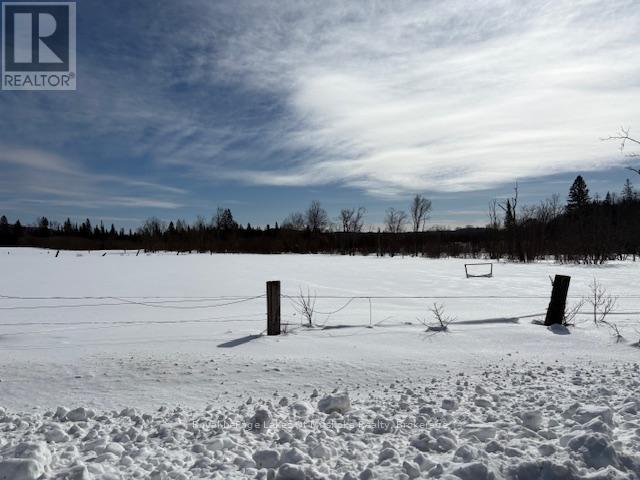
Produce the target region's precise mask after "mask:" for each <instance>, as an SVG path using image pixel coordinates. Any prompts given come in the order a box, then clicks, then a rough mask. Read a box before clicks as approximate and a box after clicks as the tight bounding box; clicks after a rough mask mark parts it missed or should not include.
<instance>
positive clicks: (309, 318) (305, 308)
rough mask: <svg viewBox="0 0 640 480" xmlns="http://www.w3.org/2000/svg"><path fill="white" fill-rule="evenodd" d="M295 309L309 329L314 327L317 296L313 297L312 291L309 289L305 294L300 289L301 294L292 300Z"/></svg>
mask: <svg viewBox="0 0 640 480" xmlns="http://www.w3.org/2000/svg"><path fill="white" fill-rule="evenodd" d="M291 301H292V303H293V308H294V309H295V311H296V312H297V313H298V314H299V315H300V316H301V317H302V318H303V320H304V322H305V323H304V324H305V325H306V326H307V327H313V319H314V316H315V308H316V295H315V293H314V294H313V295H312V294H311V291H310V290H309V289H307V293H306V294H305V293H304V292H303V291H302V288H300V293H299V294H298V296H297V297H295V298H292V299H291Z"/></svg>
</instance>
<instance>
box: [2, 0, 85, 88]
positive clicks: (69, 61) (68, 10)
mask: <svg viewBox="0 0 640 480" xmlns="http://www.w3.org/2000/svg"><path fill="white" fill-rule="evenodd" d="M2 89H3V90H75V89H76V4H75V2H55V3H54V2H51V3H30V2H5V3H3V4H2Z"/></svg>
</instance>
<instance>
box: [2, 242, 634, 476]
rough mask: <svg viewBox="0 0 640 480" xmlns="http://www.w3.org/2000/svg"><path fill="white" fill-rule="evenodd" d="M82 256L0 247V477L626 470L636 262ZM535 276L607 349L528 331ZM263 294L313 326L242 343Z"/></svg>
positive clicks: (537, 302) (630, 450)
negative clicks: (274, 288)
mask: <svg viewBox="0 0 640 480" xmlns="http://www.w3.org/2000/svg"><path fill="white" fill-rule="evenodd" d="M103 253H104V252H91V253H88V252H61V253H60V255H59V256H58V257H57V258H56V257H55V252H54V251H46V250H34V249H0V270H1V271H2V275H0V296H1V297H0V380H1V382H0V407H2V408H3V410H0V432H2V434H1V435H0V458H2V459H3V461H2V462H1V463H0V479H4V478H7V479H18V478H38V477H39V476H41V475H43V474H44V475H45V477H44V478H55V477H56V476H57V477H59V478H149V477H150V478H177V479H180V478H192V477H193V478H245V477H248V478H256V477H257V478H262V477H263V478H271V476H273V475H276V474H277V477H276V478H305V477H306V478H336V479H342V478H347V479H348V478H414V477H418V476H422V477H426V478H428V477H440V478H454V479H455V478H462V479H463V480H464V479H482V478H494V477H495V478H514V479H537V478H544V479H556V478H557V479H561V478H603V479H604V478H638V475H640V467H639V466H638V465H639V464H638V462H640V460H638V459H636V458H635V457H634V455H636V453H635V452H637V451H638V449H639V448H640V418H639V417H638V409H639V408H640V394H638V393H637V392H638V385H639V383H638V380H639V372H638V363H637V362H638V361H639V360H640V350H638V349H637V348H635V347H633V346H632V343H635V342H636V341H637V340H638V338H639V337H640V334H639V333H637V332H636V331H635V328H636V327H635V326H636V324H637V323H638V319H639V318H640V316H639V315H638V314H637V313H636V314H634V313H633V312H639V311H640V292H638V291H637V285H638V277H639V274H640V264H636V263H631V262H626V263H612V264H609V265H606V266H599V267H587V266H573V265H555V264H553V263H549V264H535V265H519V264H507V263H501V264H499V265H495V266H494V275H495V276H494V278H491V279H487V278H477V279H467V278H465V275H464V263H465V261H463V260H426V259H414V258H399V257H397V258H375V257H333V256H311V255H308V256H296V255H276V256H256V255H195V254H194V255H181V256H176V255H171V254H154V255H145V254H143V253H141V254H140V255H139V256H135V252H133V253H131V252H128V253H127V254H126V255H125V254H122V253H121V252H109V253H108V254H107V255H105V256H103ZM554 274H567V275H571V276H572V282H571V289H570V295H571V296H572V297H574V298H572V299H571V300H570V303H571V302H573V301H576V300H577V298H575V297H580V296H581V295H585V294H587V293H588V290H589V289H588V285H589V283H590V282H591V281H592V279H593V277H594V276H596V277H597V278H598V280H599V281H600V282H601V284H602V285H604V286H605V287H606V288H607V289H608V290H609V291H610V292H611V293H612V294H614V295H618V296H620V298H619V299H618V303H617V307H616V309H617V311H616V313H617V314H618V315H615V316H614V317H612V319H613V320H614V321H616V322H617V323H618V324H619V325H620V326H621V328H622V333H623V334H624V335H625V337H626V341H624V342H621V343H616V342H615V340H614V339H613V338H612V337H611V334H610V332H609V331H607V330H606V329H604V328H595V327H594V326H593V325H592V324H591V323H589V322H588V321H587V320H588V319H587V317H579V320H581V321H579V322H578V324H577V325H576V327H574V328H571V329H570V330H569V331H568V332H564V331H560V330H553V331H552V330H548V329H546V328H544V327H542V326H539V325H534V324H532V323H531V321H532V320H534V319H536V318H540V319H541V318H543V316H544V312H545V309H546V306H547V304H548V298H549V293H550V282H549V276H550V275H554ZM267 280H281V281H282V288H283V292H284V293H285V294H287V295H292V296H295V295H296V294H297V293H298V292H299V289H300V288H302V289H303V290H304V291H305V292H306V291H307V288H309V289H310V290H311V292H312V293H315V294H317V296H318V299H317V304H316V308H317V310H318V311H319V312H323V313H322V314H319V315H318V316H317V321H318V323H319V324H321V325H324V328H315V329H305V328H298V327H297V324H299V323H300V321H301V319H300V316H299V315H298V314H296V312H295V309H294V308H293V307H292V305H291V302H290V301H289V300H287V299H286V298H285V299H283V321H287V322H289V323H291V324H295V325H291V326H290V327H289V330H290V331H289V333H288V334H287V335H284V336H280V337H266V336H261V335H260V333H261V332H262V331H263V330H264V329H265V328H266V320H265V313H264V312H265V308H266V307H265V299H264V298H263V297H262V295H263V294H264V289H265V282H266V281H267ZM254 297H257V298H254ZM323 297H344V298H323ZM351 297H375V298H372V299H371V303H370V301H369V299H367V298H355V299H351ZM380 297H442V298H380ZM461 297H477V298H461ZM478 297H481V298H478ZM434 301H437V302H439V303H441V304H443V305H444V307H445V308H446V311H447V313H448V314H450V315H452V316H454V317H456V319H457V322H455V323H454V324H453V325H451V327H450V332H448V333H440V334H435V335H434V334H427V333H426V332H425V327H424V326H423V325H422V323H421V322H420V321H419V319H420V318H423V319H427V320H430V317H431V314H430V313H429V311H428V308H429V306H430V305H431V304H432V303H433V302H434ZM342 307H344V308H342ZM586 309H587V307H585V308H584V310H586ZM336 310H339V311H338V312H336V313H335V314H332V315H327V314H324V313H329V312H333V311H336ZM370 325H371V326H372V327H373V328H369V327H370ZM639 330H640V327H639ZM332 392H333V393H334V398H332V397H328V398H327V399H326V401H324V402H322V401H321V400H322V399H323V398H324V397H326V396H327V395H331V394H332ZM340 392H348V396H349V402H347V400H346V399H347V397H345V396H341V395H340ZM327 404H328V405H329V411H331V410H335V411H333V413H328V414H327V412H326V411H325V412H322V411H320V410H327V408H326V407H327ZM58 407H61V408H58ZM68 410H71V412H69V411H68ZM256 412H257V413H256ZM254 416H255V417H254ZM252 417H254V418H253V419H252ZM247 424H252V425H253V426H254V430H253V431H249V430H246V426H247ZM256 424H258V428H256ZM267 424H268V425H267ZM260 426H263V427H264V428H259V427H260ZM12 469H13V470H12ZM12 472H13V473H12ZM15 472H22V473H15ZM3 475H4V476H3ZM20 475H22V476H20ZM447 475H454V476H450V477H447Z"/></svg>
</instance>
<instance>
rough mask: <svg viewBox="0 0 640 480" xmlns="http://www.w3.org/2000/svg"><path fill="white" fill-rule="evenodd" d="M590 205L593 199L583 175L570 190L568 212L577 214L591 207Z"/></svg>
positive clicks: (579, 176) (578, 177)
mask: <svg viewBox="0 0 640 480" xmlns="http://www.w3.org/2000/svg"><path fill="white" fill-rule="evenodd" d="M589 203H591V198H590V197H589V189H588V188H587V183H586V182H585V181H584V178H582V175H578V176H577V177H576V179H575V180H574V182H573V185H571V188H570V189H569V198H568V199H567V212H568V213H574V212H577V211H578V210H581V209H583V208H584V207H586V206H587V205H589Z"/></svg>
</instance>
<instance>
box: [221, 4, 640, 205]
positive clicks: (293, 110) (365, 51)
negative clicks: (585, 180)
mask: <svg viewBox="0 0 640 480" xmlns="http://www.w3.org/2000/svg"><path fill="white" fill-rule="evenodd" d="M246 13H247V12H240V13H239V14H238V15H241V14H246ZM248 18H249V20H246V21H245V23H244V24H242V27H241V28H238V29H236V30H235V31H234V33H233V34H232V35H231V38H230V39H228V41H227V42H226V43H225V45H224V47H225V48H224V49H222V50H221V57H220V58H219V63H218V67H221V68H223V69H224V71H226V72H228V73H227V74H228V75H229V76H231V77H232V78H235V79H238V80H241V81H242V82H245V83H246V84H247V85H248V86H250V87H251V88H254V89H260V90H266V91H269V92H275V93H277V94H278V95H280V96H281V98H283V99H284V101H285V104H286V105H287V107H288V112H287V114H286V115H285V116H284V117H283V119H282V120H281V121H280V122H279V123H278V124H277V125H276V126H275V127H274V132H276V133H274V134H273V141H275V142H277V143H278V145H277V146H278V148H282V149H288V150H291V151H294V152H295V151H305V152H310V153H309V154H307V155H304V156H301V157H300V158H302V160H299V159H298V160H292V161H291V162H290V163H288V164H286V165H276V166H273V165H254V166H251V167H250V168H246V169H236V170H227V171H226V172H224V175H226V176H228V177H231V178H237V179H242V180H244V181H247V182H250V183H256V184H270V185H300V184H306V185H309V184H311V185H313V184H325V183H341V184H347V185H351V186H355V187H358V188H363V189H365V190H367V191H368V192H370V193H373V194H375V195H388V194H395V193H399V192H406V191H416V190H431V191H468V190H474V189H481V188H490V187H492V186H496V185H498V184H501V183H505V182H512V181H513V180H514V179H516V178H521V179H522V178H528V177H539V176H545V175H550V174H557V173H562V172H571V171H576V170H580V171H588V170H600V169H605V168H609V167H613V166H616V165H620V164H622V163H624V157H622V156H620V155H619V154H618V152H617V150H616V146H615V145H612V144H610V143H603V142H601V141H600V138H601V137H604V136H607V135H608V134H609V133H611V132H612V131H614V130H615V129H617V127H618V126H619V125H620V124H629V123H633V122H634V121H635V122H636V123H638V122H640V80H639V79H640V64H639V63H638V62H636V61H635V60H634V59H636V58H638V56H639V55H640V37H638V35H637V25H638V24H640V4H638V2H636V1H633V0H613V1H563V0H560V1H548V2H540V1H521V0H517V1H516V0H513V1H507V0H494V1H483V2H476V1H461V0H458V1H456V0H447V1H431V2H382V3H372V2H349V3H348V4H347V5H343V4H342V2H340V3H339V2H320V3H312V2H291V3H285V2H277V3H269V4H266V5H265V4H264V3H260V8H259V9H258V10H257V11H255V12H253V15H251V14H249V16H248Z"/></svg>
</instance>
